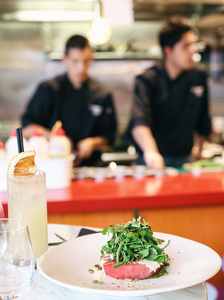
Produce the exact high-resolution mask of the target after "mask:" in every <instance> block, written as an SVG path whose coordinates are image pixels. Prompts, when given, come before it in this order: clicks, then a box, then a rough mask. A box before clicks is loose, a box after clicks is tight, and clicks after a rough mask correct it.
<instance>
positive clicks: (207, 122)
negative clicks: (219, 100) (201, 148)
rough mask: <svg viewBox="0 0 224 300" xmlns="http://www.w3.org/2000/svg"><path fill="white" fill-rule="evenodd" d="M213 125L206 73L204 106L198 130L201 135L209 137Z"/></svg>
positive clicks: (198, 122)
mask: <svg viewBox="0 0 224 300" xmlns="http://www.w3.org/2000/svg"><path fill="white" fill-rule="evenodd" d="M211 129H212V125H211V118H210V115H209V100H208V86H207V80H206V74H205V78H204V95H203V99H202V106H201V110H200V113H199V117H198V120H197V124H196V131H197V133H198V134H199V135H200V136H204V137H208V136H209V134H210V133H211Z"/></svg>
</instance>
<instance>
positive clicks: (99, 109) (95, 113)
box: [89, 104, 103, 117]
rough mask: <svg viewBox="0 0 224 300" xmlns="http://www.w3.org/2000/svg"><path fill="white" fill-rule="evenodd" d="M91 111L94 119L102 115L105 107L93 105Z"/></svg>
mask: <svg viewBox="0 0 224 300" xmlns="http://www.w3.org/2000/svg"><path fill="white" fill-rule="evenodd" d="M89 110H90V111H91V113H92V115H93V116H94V117H98V116H100V115H101V113H102V111H103V107H102V106H100V105H97V104H91V105H89Z"/></svg>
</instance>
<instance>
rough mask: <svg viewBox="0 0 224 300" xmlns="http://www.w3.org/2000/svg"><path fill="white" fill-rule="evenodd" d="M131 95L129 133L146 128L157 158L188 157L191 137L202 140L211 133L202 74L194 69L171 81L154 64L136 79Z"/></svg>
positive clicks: (163, 70) (203, 74) (161, 66)
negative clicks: (138, 127) (133, 129)
mask: <svg viewBox="0 0 224 300" xmlns="http://www.w3.org/2000/svg"><path fill="white" fill-rule="evenodd" d="M134 93H135V97H134V105H133V110H132V117H131V122H130V126H129V130H130V131H131V129H132V128H133V127H135V126H137V125H145V126H148V127H150V128H151V130H152V133H153V135H154V137H155V140H156V142H157V145H158V148H159V152H160V153H161V155H163V156H170V157H174V156H184V155H189V154H190V153H191V149H192V146H193V135H194V133H195V132H197V133H198V134H199V135H200V136H205V137H206V136H208V135H209V133H210V132H211V120H210V117H209V112H208V91H207V84H206V73H205V72H204V71H202V70H199V69H197V68H194V69H192V70H189V71H185V72H183V73H182V74H181V75H180V76H179V77H178V78H176V79H175V80H171V79H170V78H169V77H168V74H167V72H166V70H165V68H164V66H163V64H158V65H156V66H153V67H152V68H149V69H147V70H146V71H145V72H144V73H143V74H142V75H139V76H137V78H136V82H135V90H134ZM130 131H129V132H130ZM137 150H138V152H139V153H140V154H142V151H141V150H140V149H139V148H138V147H137Z"/></svg>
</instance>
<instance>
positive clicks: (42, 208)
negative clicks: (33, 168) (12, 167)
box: [7, 171, 48, 258]
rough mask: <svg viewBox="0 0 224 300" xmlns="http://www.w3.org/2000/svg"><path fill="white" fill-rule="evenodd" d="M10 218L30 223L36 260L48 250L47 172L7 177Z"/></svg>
mask: <svg viewBox="0 0 224 300" xmlns="http://www.w3.org/2000/svg"><path fill="white" fill-rule="evenodd" d="M7 186H8V216H9V218H18V219H23V220H25V221H26V222H27V223H28V228H29V232H30V238H31V243H32V248H33V254H34V257H35V258H38V257H40V256H41V255H42V254H43V253H44V252H46V251H47V249H48V238H47V201H46V178H45V172H43V171H37V173H36V174H35V175H27V176H15V175H7Z"/></svg>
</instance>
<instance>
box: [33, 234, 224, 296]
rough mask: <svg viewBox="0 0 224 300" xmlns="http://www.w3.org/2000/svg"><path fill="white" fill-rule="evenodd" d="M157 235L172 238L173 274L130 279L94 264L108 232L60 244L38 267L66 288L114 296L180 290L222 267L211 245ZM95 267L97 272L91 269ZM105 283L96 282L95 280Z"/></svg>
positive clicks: (50, 278)
mask: <svg viewBox="0 0 224 300" xmlns="http://www.w3.org/2000/svg"><path fill="white" fill-rule="evenodd" d="M154 235H155V236H156V237H158V238H161V239H164V240H165V241H168V240H170V245H169V246H168V247H167V248H166V253H167V254H168V255H169V256H170V258H171V262H170V266H169V267H167V271H168V272H169V274H168V275H167V276H162V277H160V278H157V279H146V280H139V281H138V282H127V281H124V280H117V279H114V278H112V277H109V276H107V275H104V274H103V271H98V270H97V269H96V268H94V265H95V264H98V263H99V260H100V255H101V254H100V249H101V247H102V246H103V245H104V244H105V243H106V240H107V239H108V237H107V236H103V235H102V234H101V233H96V234H91V235H86V236H83V237H79V238H77V239H74V240H70V241H68V242H66V243H63V244H61V245H60V246H57V247H55V248H53V249H51V250H49V251H48V252H46V253H45V254H43V255H42V256H41V258H40V260H39V263H38V268H39V270H40V272H41V274H42V275H43V276H44V277H46V278H47V279H48V280H50V281H52V282H54V283H56V284H58V285H61V286H63V287H66V288H70V289H74V290H80V291H85V292H93V293H102V294H107V295H113V296H127V297H135V296H145V295H152V294H158V293H163V292H167V291H174V290H179V289H182V288H187V287H189V286H193V285H196V284H198V283H201V282H203V281H205V280H207V279H209V278H211V277H212V276H214V275H215V274H216V273H217V272H218V271H219V270H220V268H221V264H222V261H221V258H220V257H219V255H218V254H217V253H216V252H215V251H214V250H212V249H211V248H209V247H207V246H205V245H203V244H200V243H197V242H194V241H191V240H188V239H185V238H181V237H178V236H175V235H170V234H165V233H158V232H155V233H154ZM90 268H91V269H94V270H95V272H94V274H91V273H89V272H88V269H90ZM95 279H96V280H102V281H104V284H95V283H93V282H92V281H93V280H95Z"/></svg>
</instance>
